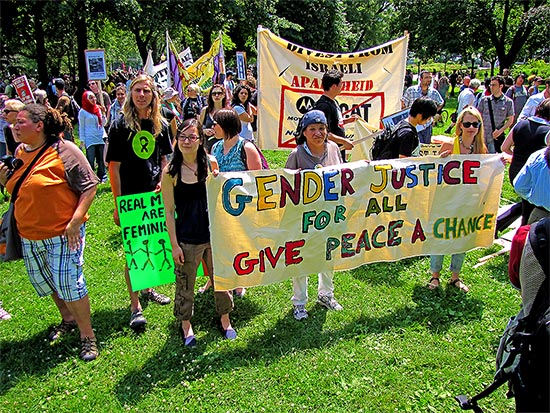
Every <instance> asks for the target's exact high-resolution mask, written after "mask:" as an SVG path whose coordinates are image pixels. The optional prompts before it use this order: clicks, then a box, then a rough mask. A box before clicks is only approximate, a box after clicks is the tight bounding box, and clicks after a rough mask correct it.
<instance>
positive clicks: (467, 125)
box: [462, 122, 479, 129]
mask: <svg viewBox="0 0 550 413" xmlns="http://www.w3.org/2000/svg"><path fill="white" fill-rule="evenodd" d="M462 126H464V127H465V128H471V127H474V128H476V129H477V128H479V122H462Z"/></svg>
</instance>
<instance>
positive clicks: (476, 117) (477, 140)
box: [428, 106, 488, 292]
mask: <svg viewBox="0 0 550 413" xmlns="http://www.w3.org/2000/svg"><path fill="white" fill-rule="evenodd" d="M486 153H488V151H487V147H486V146H485V140H484V139H483V122H482V120H481V113H479V111H478V110H477V109H476V108H475V107H473V106H466V107H465V108H464V109H463V110H462V112H460V113H459V114H458V118H457V121H456V136H455V138H454V139H453V141H452V142H449V143H444V144H443V145H442V146H441V150H440V154H441V156H442V157H445V156H448V155H451V154H453V155H472V154H486ZM444 257H445V256H444V255H432V256H430V271H431V273H432V278H430V281H428V288H429V289H430V290H433V289H435V288H439V287H440V281H439V277H440V273H441V269H442V268H443V258H444ZM464 258H466V253H464V252H461V253H458V254H452V255H451V266H450V270H451V274H452V275H451V279H450V281H449V285H451V286H453V287H456V288H458V289H459V290H461V291H464V292H468V291H469V288H468V286H467V285H466V284H464V282H462V280H461V279H460V270H461V269H462V264H463V263H464Z"/></svg>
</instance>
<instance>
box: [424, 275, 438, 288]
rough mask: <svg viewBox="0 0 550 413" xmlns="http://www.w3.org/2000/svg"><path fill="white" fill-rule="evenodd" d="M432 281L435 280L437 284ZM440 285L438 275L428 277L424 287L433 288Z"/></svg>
mask: <svg viewBox="0 0 550 413" xmlns="http://www.w3.org/2000/svg"><path fill="white" fill-rule="evenodd" d="M434 281H437V284H435V283H434ZM440 286H441V283H440V281H439V278H438V277H432V278H430V281H428V284H426V287H428V289H429V290H435V289H436V288H439V287H440Z"/></svg>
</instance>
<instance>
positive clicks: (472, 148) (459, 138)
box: [458, 135, 474, 153]
mask: <svg viewBox="0 0 550 413" xmlns="http://www.w3.org/2000/svg"><path fill="white" fill-rule="evenodd" d="M458 141H459V142H460V144H461V145H462V146H463V147H464V148H466V149H469V150H470V153H474V142H472V144H471V145H470V146H466V145H464V142H462V135H461V136H459V137H458Z"/></svg>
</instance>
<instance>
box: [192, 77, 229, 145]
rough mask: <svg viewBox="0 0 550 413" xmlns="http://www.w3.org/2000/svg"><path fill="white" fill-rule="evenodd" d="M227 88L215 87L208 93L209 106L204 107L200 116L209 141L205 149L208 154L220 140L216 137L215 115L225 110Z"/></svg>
mask: <svg viewBox="0 0 550 413" xmlns="http://www.w3.org/2000/svg"><path fill="white" fill-rule="evenodd" d="M225 106H226V99H225V88H224V87H223V86H222V85H218V84H216V85H214V86H212V88H211V89H210V92H209V93H208V105H207V106H205V107H203V108H202V110H201V114H200V116H199V122H200V124H201V126H202V128H203V129H202V130H203V131H204V135H205V137H206V139H207V141H206V143H205V148H206V151H207V152H208V153H210V151H211V150H212V146H214V144H215V143H216V142H218V141H219V140H220V138H218V137H216V136H215V132H214V115H215V114H216V112H218V111H219V110H220V109H223V108H225Z"/></svg>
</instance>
